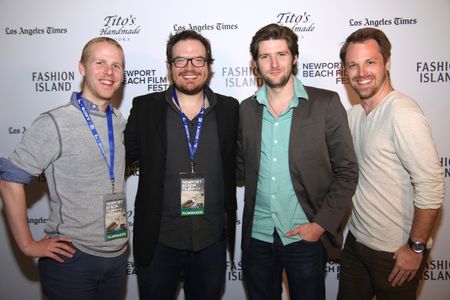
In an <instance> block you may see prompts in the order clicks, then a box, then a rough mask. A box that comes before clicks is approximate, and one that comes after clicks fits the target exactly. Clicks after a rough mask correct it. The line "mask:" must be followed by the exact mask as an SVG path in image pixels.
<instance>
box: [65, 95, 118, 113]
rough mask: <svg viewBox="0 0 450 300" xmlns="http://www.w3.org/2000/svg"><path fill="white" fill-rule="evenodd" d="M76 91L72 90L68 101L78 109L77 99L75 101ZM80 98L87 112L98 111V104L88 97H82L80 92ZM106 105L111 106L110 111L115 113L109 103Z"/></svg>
mask: <svg viewBox="0 0 450 300" xmlns="http://www.w3.org/2000/svg"><path fill="white" fill-rule="evenodd" d="M77 93H78V92H73V93H72V96H71V97H70V103H71V104H72V105H73V106H75V107H76V108H78V109H80V106H79V105H78V101H77ZM81 99H83V102H84V105H85V106H86V109H87V110H88V112H91V111H96V112H99V110H98V105H97V104H95V103H93V102H91V101H89V100H88V99H86V98H84V97H83V94H81ZM108 106H109V107H110V108H111V111H112V112H113V114H116V111H115V110H114V107H113V105H112V104H111V103H108Z"/></svg>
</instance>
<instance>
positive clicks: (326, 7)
mask: <svg viewBox="0 0 450 300" xmlns="http://www.w3.org/2000/svg"><path fill="white" fill-rule="evenodd" d="M449 15H450V1H449V0H433V1H421V0H410V1H406V0H405V1H391V0H379V1H372V2H367V1H353V0H341V1H325V0H318V1H301V0H298V1H267V0H260V1H252V0H251V1H237V0H228V1H207V0H200V1H179V0H174V1H156V2H155V1H144V0H128V1H113V0H109V1H104V0H96V1H70V0H68V1H54V0H40V1H26V0H14V1H13V0H0V45H1V47H0V51H1V52H0V53H1V55H0V87H1V89H0V91H1V97H0V140H1V143H0V156H8V154H9V153H10V152H11V151H12V149H13V147H14V145H16V144H17V143H18V142H19V141H20V139H21V137H22V134H23V133H24V132H25V131H26V129H27V128H28V126H30V124H31V122H32V121H33V120H34V119H35V118H36V117H37V116H38V114H39V113H40V112H43V111H46V110H49V109H50V108H53V107H56V106H59V105H61V104H63V103H65V102H67V101H68V99H69V96H70V93H71V91H72V90H79V86H80V80H81V77H80V75H79V73H78V69H77V63H78V60H79V57H80V53H81V48H82V46H83V45H84V44H85V43H86V42H87V41H88V40H89V39H91V38H92V37H95V36H109V37H112V38H114V39H116V40H117V41H119V42H120V43H121V44H122V45H123V48H124V50H125V55H126V70H125V75H126V77H125V83H126V84H125V87H124V90H123V93H122V95H121V97H120V99H115V102H114V103H115V105H116V106H117V107H118V108H119V109H120V110H121V111H122V113H123V114H124V116H125V117H127V116H128V114H129V110H130V107H131V100H132V98H133V97H135V96H137V95H141V94H145V93H150V92H156V91H161V90H164V89H166V88H167V86H168V84H169V81H168V79H167V77H166V75H167V72H166V65H165V45H166V41H167V39H168V36H169V34H170V33H173V32H176V31H179V30H183V29H194V30H196V31H198V32H201V33H202V34H203V35H204V36H205V37H207V38H209V39H210V41H211V44H212V49H213V55H214V57H215V59H216V60H215V62H214V64H213V72H214V75H213V77H212V80H211V87H212V88H213V90H215V91H216V92H220V93H222V94H227V95H231V96H234V97H236V98H237V99H239V100H243V99H244V98H246V97H248V96H249V95H251V94H253V93H254V92H255V91H256V90H257V80H256V79H255V77H254V74H253V72H252V69H251V67H250V59H251V57H250V54H249V44H250V40H251V37H252V36H253V34H254V33H255V32H256V31H257V30H258V29H259V28H260V27H262V26H264V25H266V24H268V23H279V24H282V25H285V26H288V27H290V28H292V29H293V30H294V31H295V32H296V33H297V34H298V36H299V48H300V57H299V61H300V63H299V72H298V77H299V78H300V79H301V80H302V81H303V83H305V84H309V85H314V86H318V87H322V88H327V89H331V90H335V91H337V92H338V93H339V94H340V96H341V100H342V102H343V104H344V105H345V107H346V108H349V107H350V106H351V105H352V103H356V101H357V100H356V97H355V94H353V92H351V90H350V89H349V88H348V86H347V85H346V84H345V83H346V82H345V78H344V77H343V76H342V75H343V74H342V72H341V65H340V62H339V58H338V53H339V49H340V46H341V44H342V42H343V41H344V39H345V38H346V37H347V36H348V35H349V34H350V33H351V32H353V31H354V30H356V29H358V28H360V27H365V26H372V27H377V28H379V29H382V30H383V31H384V32H385V33H386V34H387V35H388V37H389V38H390V40H391V42H392V45H393V49H392V72H391V75H392V81H393V85H394V87H395V88H396V89H398V90H400V91H402V92H404V93H406V94H408V95H410V96H412V97H413V98H415V99H416V100H417V102H418V103H419V104H420V105H421V106H422V108H423V110H424V112H425V114H426V116H427V117H428V118H429V121H430V124H431V127H432V130H433V136H434V138H435V142H436V145H437V148H438V151H439V155H440V157H441V162H442V166H443V168H444V169H445V175H446V182H447V183H448V181H449V177H450V154H449V150H450V142H449V141H450V139H449V131H448V130H449V127H450V121H449V112H450V99H449V98H450V38H449V30H450V18H449ZM127 175H129V178H128V180H127V197H128V207H129V212H128V213H129V221H130V228H131V229H133V214H134V212H133V207H134V206H133V201H134V197H135V193H136V185H137V176H139V174H138V172H128V174H127ZM43 181H44V180H43V179H42V178H41V180H38V181H37V182H36V183H33V184H31V185H29V186H28V188H27V196H28V205H29V210H28V220H29V224H30V226H31V230H32V232H33V236H34V237H35V238H36V239H38V238H41V237H42V236H43V228H44V225H45V222H46V220H47V210H48V205H47V202H48V198H47V192H46V185H45V182H43ZM448 194H450V193H449V190H448V184H447V195H448ZM242 198H243V189H239V190H238V200H239V211H238V223H237V236H236V240H237V246H236V253H237V257H236V260H235V262H234V263H231V262H230V263H229V264H228V270H227V276H226V278H227V283H226V291H225V295H224V297H223V298H224V299H230V300H231V299H233V300H234V299H245V294H244V291H243V286H242V271H241V261H240V231H241V215H242V206H243V205H242ZM446 198H447V200H448V198H449V196H447V197H446ZM0 205H1V204H0ZM449 230H450V206H448V205H446V204H445V205H444V209H443V211H442V214H441V217H440V219H439V222H438V227H437V229H436V230H435V245H434V249H433V251H432V253H431V257H430V260H429V263H428V266H427V269H426V271H425V274H424V276H423V279H424V280H423V282H422V285H421V293H420V299H427V300H428V299H433V300H445V299H450V258H449V250H448V249H450V237H449V235H448V232H449ZM0 253H1V255H0V298H1V299H7V300H9V299H42V297H43V296H42V295H41V292H40V286H39V278H38V275H37V270H36V266H35V261H34V260H32V259H30V258H27V257H25V256H24V255H23V254H22V253H20V251H19V250H18V248H17V247H16V245H15V243H14V241H13V239H12V237H11V235H10V233H9V230H8V228H7V224H6V220H5V216H4V213H2V214H1V215H0ZM124 272H126V273H127V274H128V275H129V276H128V291H127V297H126V298H127V299H138V296H137V285H136V276H135V269H134V261H133V257H132V256H130V257H129V260H128V265H127V268H126V270H124ZM338 279H339V258H338V255H333V257H332V258H330V260H329V262H328V264H327V277H326V283H327V299H335V297H336V293H337V283H338ZM283 297H284V299H287V296H286V295H283ZM179 299H184V296H183V292H181V293H180V296H179Z"/></svg>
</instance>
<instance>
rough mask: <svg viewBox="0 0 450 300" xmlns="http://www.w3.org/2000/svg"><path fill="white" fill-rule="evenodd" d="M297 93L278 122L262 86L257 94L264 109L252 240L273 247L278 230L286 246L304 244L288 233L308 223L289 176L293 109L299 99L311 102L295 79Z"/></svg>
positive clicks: (298, 81) (296, 236)
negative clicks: (298, 242) (275, 233)
mask: <svg viewBox="0 0 450 300" xmlns="http://www.w3.org/2000/svg"><path fill="white" fill-rule="evenodd" d="M294 89H295V90H294V97H293V98H292V101H291V102H290V104H289V107H288V108H287V109H286V111H284V112H282V113H281V114H280V115H279V117H278V119H276V118H275V117H274V116H273V115H272V114H271V113H270V112H269V107H268V102H267V101H268V100H267V95H266V87H265V86H263V87H262V88H261V89H260V90H259V91H258V92H257V94H256V100H257V101H258V103H259V104H261V105H263V106H264V109H263V121H262V136H261V161H260V168H259V178H258V187H257V192H256V204H255V214H254V218H253V229H252V237H253V238H255V239H258V240H261V241H264V242H269V243H272V242H273V232H274V229H276V230H277V232H278V234H279V236H280V238H281V241H282V242H283V245H288V244H290V243H293V242H296V241H299V240H301V238H300V237H299V236H298V235H295V236H293V237H287V236H286V235H285V233H286V232H287V231H289V230H291V229H293V228H295V227H297V226H299V225H301V224H305V223H308V222H309V221H308V218H307V217H306V215H305V212H304V211H303V209H302V207H301V206H300V203H299V201H298V199H297V195H296V194H295V191H294V187H293V185H292V181H291V175H290V172H289V136H290V132H291V122H292V115H293V109H294V108H295V107H297V106H298V104H299V100H298V98H299V97H301V98H305V99H308V94H307V93H306V91H305V88H304V87H303V84H302V83H301V82H300V80H299V79H297V78H296V77H294Z"/></svg>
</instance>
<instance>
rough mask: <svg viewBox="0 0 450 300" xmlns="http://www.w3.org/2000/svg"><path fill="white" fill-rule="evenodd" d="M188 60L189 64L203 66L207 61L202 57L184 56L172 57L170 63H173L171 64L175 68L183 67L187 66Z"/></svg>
mask: <svg viewBox="0 0 450 300" xmlns="http://www.w3.org/2000/svg"><path fill="white" fill-rule="evenodd" d="M188 62H191V64H192V65H193V66H194V67H204V66H205V64H206V62H209V61H208V60H207V59H206V58H204V57H201V56H199V57H191V58H186V57H175V58H174V59H172V61H171V63H173V65H174V66H175V67H176V68H184V67H186V66H187V64H188Z"/></svg>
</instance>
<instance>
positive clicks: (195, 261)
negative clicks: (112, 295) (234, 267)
mask: <svg viewBox="0 0 450 300" xmlns="http://www.w3.org/2000/svg"><path fill="white" fill-rule="evenodd" d="M136 271H137V278H138V286H139V297H140V299H141V300H173V299H175V297H176V292H177V288H178V284H179V282H180V280H181V279H183V288H184V294H185V296H186V299H187V300H215V299H220V298H221V296H222V293H223V288H224V285H225V272H226V243H225V240H222V241H220V242H217V243H216V244H214V245H212V246H209V247H207V248H205V249H203V250H200V251H197V252H192V251H187V250H178V249H174V248H171V247H167V246H164V245H162V244H161V243H158V244H157V246H156V250H155V254H154V256H153V259H152V261H151V263H150V264H149V265H148V266H137V269H136Z"/></svg>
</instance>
